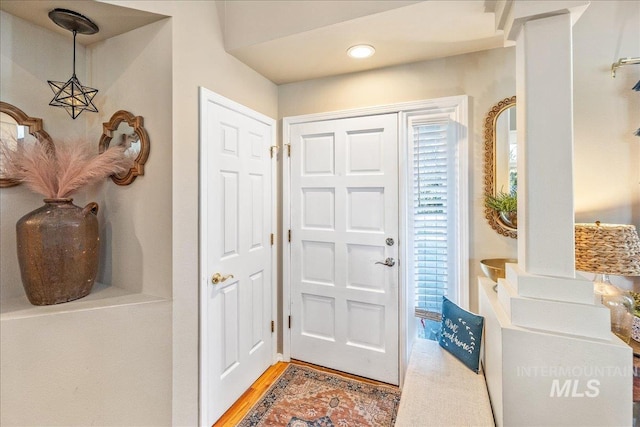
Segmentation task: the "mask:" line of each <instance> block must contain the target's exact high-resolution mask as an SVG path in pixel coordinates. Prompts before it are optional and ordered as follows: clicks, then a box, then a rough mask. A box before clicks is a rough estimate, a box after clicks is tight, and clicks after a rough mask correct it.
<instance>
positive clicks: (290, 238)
mask: <svg viewBox="0 0 640 427" xmlns="http://www.w3.org/2000/svg"><path fill="white" fill-rule="evenodd" d="M289 242H291V230H289Z"/></svg>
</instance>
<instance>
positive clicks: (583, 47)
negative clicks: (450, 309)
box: [278, 1, 640, 309]
mask: <svg viewBox="0 0 640 427" xmlns="http://www.w3.org/2000/svg"><path fill="white" fill-rule="evenodd" d="M638 22H640V3H638V2H627V1H611V2H604V1H596V2H592V4H591V5H590V6H589V8H588V9H587V11H586V12H585V14H584V16H583V17H582V18H581V19H580V20H579V21H578V23H577V24H576V26H575V28H574V79H575V82H574V103H575V106H574V109H575V110H574V112H575V117H574V138H575V161H574V165H575V166H574V171H575V206H576V220H577V221H591V222H593V221H595V220H601V221H603V222H613V223H625V224H634V225H635V226H636V227H638V228H640V186H639V185H638V183H639V182H640V138H638V137H635V136H633V135H632V133H633V132H634V131H635V130H636V129H637V128H638V127H640V120H639V119H638V118H639V117H640V94H638V93H637V92H633V91H631V90H630V89H631V87H633V85H634V84H635V83H636V82H637V81H638V80H640V66H628V67H625V68H623V69H620V70H619V71H618V74H617V75H618V77H616V78H615V79H612V78H611V75H610V73H609V71H608V70H609V66H610V64H611V63H612V62H615V61H616V60H617V59H618V58H619V57H627V56H637V55H638V52H640V28H639V27H638V25H637V23H638ZM514 72H515V51H514V49H513V48H507V49H494V50H490V51H484V52H478V53H473V54H468V55H460V56H455V57H450V58H445V59H440V60H435V61H426V62H420V63H415V64H408V65H401V66H396V67H390V68H386V69H382V70H374V71H368V72H363V73H355V74H349V75H343V76H337V77H329V78H324V79H317V80H311V81H304V82H299V83H292V84H287V85H282V86H280V87H279V99H278V114H279V117H280V118H282V117H287V116H294V115H301V114H311V113H318V112H325V111H336V110H345V109H352V108H358V107H365V106H372V105H381V104H392V103H398V102H404V101H413V100H419V99H427V98H438V97H444V96H451V95H462V94H466V95H470V96H471V97H472V98H473V106H472V126H473V129H472V132H471V133H470V134H471V135H472V136H473V139H472V144H471V147H472V148H471V156H472V161H471V163H470V170H469V179H470V188H471V193H470V195H471V206H470V215H471V220H470V224H471V228H470V234H471V242H470V245H471V247H470V273H471V274H470V280H471V283H470V284H469V286H470V303H471V307H472V308H473V309H475V308H477V289H476V286H475V283H476V281H475V279H474V277H476V276H477V275H481V274H482V273H481V271H480V269H479V267H478V262H479V261H480V260H481V259H484V258H492V257H512V256H517V245H516V242H515V240H513V239H509V238H505V237H502V236H499V235H498V234H496V233H495V232H494V231H493V230H492V229H491V228H490V227H489V226H488V225H487V222H486V220H485V219H484V216H483V204H482V194H483V183H482V180H483V157H482V153H483V130H482V127H483V122H484V117H485V116H486V114H487V112H488V111H489V109H490V108H491V106H492V105H493V104H494V103H496V102H497V101H499V100H501V99H503V98H505V97H508V96H512V95H514V94H515V76H514ZM550 191H553V189H550ZM613 280H614V281H615V282H616V283H618V284H620V285H622V286H626V287H630V286H631V283H630V280H625V279H623V278H613ZM636 282H638V281H637V280H636ZM637 284H640V282H638V283H637Z"/></svg>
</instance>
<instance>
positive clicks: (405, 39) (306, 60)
mask: <svg viewBox="0 0 640 427" xmlns="http://www.w3.org/2000/svg"><path fill="white" fill-rule="evenodd" d="M493 3H494V2H486V4H485V2H484V1H482V0H470V1H458V0H439V1H438V0H428V1H424V0H423V1H347V0H341V1H321V0H313V1H309V0H307V1H300V0H297V1H296V0H293V1H283V0H277V1H267V0H262V1H258V2H256V1H251V0H226V1H223V2H220V3H219V11H220V13H219V16H220V19H221V22H222V24H223V29H224V35H225V47H226V49H227V51H228V52H229V53H231V54H232V55H234V56H235V57H237V58H238V59H240V60H241V61H242V62H244V63H245V64H247V65H249V66H250V67H252V68H253V69H254V70H256V71H258V72H259V73H260V74H262V75H264V76H266V77H267V78H269V79H270V80H272V81H273V82H275V83H278V84H282V83H289V82H294V81H299V80H307V79H313V78H318V77H324V76H331V75H336V74H343V73H350V72H355V71H363V70H369V69H374V68H381V67H387V66H391V65H398V64H404V63H410V62H417V61H424V60H428V59H435V58H443V57H447V56H453V55H460V54H463V53H469V52H476V51H480V50H486V49H493V48H497V47H502V46H503V43H504V40H503V36H502V31H497V30H496V29H495V28H496V26H495V16H494V13H493V12H492V11H487V9H488V10H491V9H492V6H493ZM220 5H221V6H220ZM360 43H365V44H370V45H373V46H374V47H375V48H376V54H375V55H374V56H373V57H371V58H368V59H361V60H354V59H351V58H349V57H347V55H346V51H347V49H348V48H349V47H350V46H352V45H354V44H360Z"/></svg>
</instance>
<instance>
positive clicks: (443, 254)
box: [410, 118, 455, 318]
mask: <svg viewBox="0 0 640 427" xmlns="http://www.w3.org/2000/svg"><path fill="white" fill-rule="evenodd" d="M448 128H449V120H447V119H444V118H442V119H440V120H438V121H428V122H427V121H421V120H413V122H412V123H411V129H410V135H411V137H412V140H413V141H412V143H413V147H412V152H413V169H412V176H413V203H412V204H413V207H412V209H413V212H412V214H413V215H412V224H411V225H412V227H411V228H412V234H413V235H412V239H411V240H412V241H413V263H412V265H413V269H412V270H413V271H412V275H413V281H414V286H415V296H416V301H415V302H416V308H417V309H419V310H420V311H422V314H423V315H424V316H426V317H427V318H429V317H431V318H433V315H434V314H435V313H441V312H442V296H447V295H448V290H449V280H450V276H451V274H450V271H451V265H450V260H451V259H452V257H451V255H452V248H451V243H450V242H451V241H452V239H451V233H452V231H451V221H450V218H451V214H452V209H453V208H454V207H455V202H454V199H453V197H452V194H451V190H452V188H451V187H452V186H451V185H450V181H451V179H450V177H451V174H452V171H451V164H452V161H451V160H452V159H451V158H450V157H451V155H450V152H451V150H450V148H449V146H450V143H449V141H448V140H449V138H448Z"/></svg>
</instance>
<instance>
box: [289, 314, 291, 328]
mask: <svg viewBox="0 0 640 427" xmlns="http://www.w3.org/2000/svg"><path fill="white" fill-rule="evenodd" d="M289 329H291V316H289Z"/></svg>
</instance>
